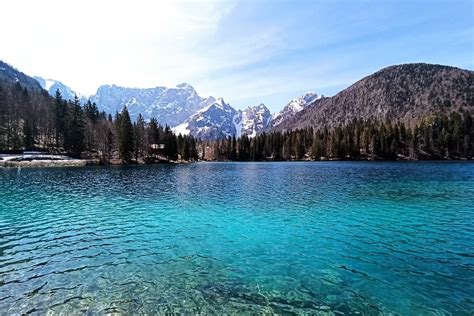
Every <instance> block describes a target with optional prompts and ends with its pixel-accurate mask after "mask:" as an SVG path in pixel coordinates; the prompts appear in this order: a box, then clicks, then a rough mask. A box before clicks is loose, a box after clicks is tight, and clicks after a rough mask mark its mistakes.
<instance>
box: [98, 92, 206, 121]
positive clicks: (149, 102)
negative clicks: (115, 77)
mask: <svg viewBox="0 0 474 316" xmlns="http://www.w3.org/2000/svg"><path fill="white" fill-rule="evenodd" d="M90 100H91V101H92V102H95V103H96V104H97V105H98V107H99V110H101V111H105V112H107V113H111V114H113V113H115V112H120V111H121V110H122V109H123V108H124V107H125V106H126V107H127V108H128V110H129V112H130V116H131V118H132V119H136V118H137V117H138V114H140V113H141V114H142V116H143V117H144V118H145V119H150V118H152V117H154V118H156V119H157V120H158V122H159V123H160V124H162V125H169V126H176V125H179V124H181V123H182V122H184V120H186V119H187V118H188V117H189V116H191V115H192V114H194V113H196V111H198V110H200V109H202V108H204V107H206V106H208V105H209V104H212V103H213V102H214V101H215V99H214V98H213V97H209V98H201V97H200V96H199V95H198V94H197V92H196V91H195V90H194V88H193V87H192V86H190V85H189V84H187V83H182V84H179V85H177V86H176V87H175V88H165V87H156V88H149V89H139V88H125V87H119V86H116V85H104V86H101V87H99V89H98V90H97V93H96V94H95V95H93V96H91V98H90Z"/></svg>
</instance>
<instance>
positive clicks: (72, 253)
mask: <svg viewBox="0 0 474 316" xmlns="http://www.w3.org/2000/svg"><path fill="white" fill-rule="evenodd" d="M473 200H474V165H473V164H469V163H356V162H351V163H344V162H335V163H242V164H240V163H198V164H191V165H182V166H174V165H173V166H164V165H163V166H135V167H109V168H106V167H90V168H80V169H75V168H73V169H22V170H21V171H20V172H19V171H18V170H16V169H2V170H0V311H1V313H5V314H21V313H32V312H37V313H40V314H44V313H46V312H48V311H49V312H53V313H78V312H79V313H92V314H94V313H114V312H115V313H124V314H130V313H149V314H152V313H164V312H183V313H185V312H191V313H197V312H202V313H208V312H213V313H223V312H227V313H232V312H250V313H252V312H253V313H265V312H268V313H283V314H288V313H289V314H291V313H296V314H300V313H320V314H326V313H327V314H333V313H338V312H339V313H344V314H356V313H362V314H390V313H395V314H404V315H406V314H423V315H425V314H449V313H452V314H456V315H462V314H466V315H469V314H472V312H473V311H474V302H473V299H472V293H474V287H473V285H472V284H474V254H473V251H472V245H473V244H474V225H473V224H474V222H473V221H474V220H473V219H474V210H473V207H472V201H473Z"/></svg>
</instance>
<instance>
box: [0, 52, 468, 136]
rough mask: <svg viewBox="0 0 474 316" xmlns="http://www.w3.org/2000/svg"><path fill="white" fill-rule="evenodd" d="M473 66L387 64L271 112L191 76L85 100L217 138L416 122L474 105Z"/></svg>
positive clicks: (12, 75)
mask: <svg viewBox="0 0 474 316" xmlns="http://www.w3.org/2000/svg"><path fill="white" fill-rule="evenodd" d="M473 73H474V72H473V71H470V70H463V69H459V68H455V67H449V66H441V65H431V64H405V65H397V66H391V67H387V68H384V69H382V70H380V71H378V72H376V73H374V74H372V75H370V76H367V77H365V78H363V79H361V80H360V81H358V82H356V83H355V84H353V85H352V86H350V87H349V88H347V89H345V90H343V91H341V92H340V93H338V94H337V95H335V96H333V97H320V96H318V95H317V94H316V93H313V92H308V93H306V94H304V95H302V96H300V97H297V98H295V99H293V100H291V101H290V102H289V103H288V104H287V105H285V106H284V107H283V108H282V110H281V111H279V112H277V113H274V114H273V115H272V114H271V113H270V111H269V110H268V108H267V107H266V106H265V105H264V104H263V103H262V104H259V105H256V106H249V107H247V108H246V109H244V110H237V109H235V108H233V107H232V106H231V105H230V104H227V103H226V102H225V101H224V100H223V99H222V98H217V99H216V98H214V97H212V96H209V97H201V96H199V94H198V93H197V92H196V90H195V89H194V88H193V87H192V86H191V85H189V84H187V83H182V84H179V85H177V86H176V87H174V88H166V87H155V88H147V89H141V88H126V87H119V86H115V85H103V86H101V87H99V88H98V90H97V92H96V94H95V95H92V96H90V97H89V98H86V97H84V96H80V99H81V102H83V103H85V102H87V100H90V101H92V102H95V103H96V104H97V106H98V107H99V109H100V110H101V111H105V112H106V113H110V114H115V113H116V112H119V111H121V110H122V109H123V107H125V106H126V107H127V108H128V110H129V112H130V115H131V117H132V119H136V118H137V117H138V115H139V114H141V115H142V116H143V117H144V119H145V120H148V119H150V118H153V117H154V118H156V119H157V120H158V122H159V123H160V124H162V125H168V126H170V127H172V128H173V130H174V131H175V132H177V133H181V134H191V135H193V136H195V137H199V138H201V139H206V140H212V139H220V138H223V137H229V136H233V135H235V136H237V137H238V136H241V135H243V134H246V135H248V136H250V137H254V136H256V135H257V134H259V133H262V132H264V131H283V130H290V129H296V128H305V127H314V128H322V127H328V128H331V127H335V126H337V125H341V124H342V125H344V124H347V123H349V122H351V121H353V120H354V119H362V120H391V121H401V122H404V123H409V124H410V123H416V122H417V121H419V120H420V119H421V118H423V117H426V116H429V115H432V114H434V113H439V112H442V113H449V112H451V111H457V110H459V108H461V107H463V108H465V109H468V110H469V109H473V107H474V99H473V98H474V97H473V96H474V85H473V81H474V79H473V77H474V75H473ZM0 81H8V82H18V83H20V84H21V85H22V86H23V87H27V88H29V89H36V90H41V89H45V90H47V91H48V92H49V94H51V95H53V96H54V94H55V93H56V90H58V89H59V91H60V92H61V94H62V95H63V97H64V98H65V99H71V98H74V95H75V94H76V93H75V92H74V90H72V89H71V88H70V87H68V86H67V85H65V84H63V83H61V82H60V81H56V80H51V79H43V78H41V77H34V79H33V78H32V77H29V76H27V75H25V74H23V73H21V72H20V71H18V70H16V69H14V68H13V67H11V66H10V65H8V64H6V63H4V62H1V61H0Z"/></svg>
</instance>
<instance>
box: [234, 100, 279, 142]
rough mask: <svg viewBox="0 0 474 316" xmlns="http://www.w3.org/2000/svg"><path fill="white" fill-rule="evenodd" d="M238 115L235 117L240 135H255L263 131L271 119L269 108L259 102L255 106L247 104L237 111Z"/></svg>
mask: <svg viewBox="0 0 474 316" xmlns="http://www.w3.org/2000/svg"><path fill="white" fill-rule="evenodd" d="M239 115H240V117H239V118H238V119H237V125H238V127H239V128H238V129H240V132H239V133H238V134H240V135H244V134H245V135H247V136H249V137H255V136H256V135H257V134H259V133H260V132H261V131H263V130H264V129H265V128H267V126H268V125H269V124H270V123H271V121H272V114H271V113H270V110H269V109H268V108H267V107H266V106H265V104H263V103H261V104H259V105H256V106H252V107H251V106H249V107H248V108H246V109H245V110H243V111H239Z"/></svg>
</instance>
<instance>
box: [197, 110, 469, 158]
mask: <svg viewBox="0 0 474 316" xmlns="http://www.w3.org/2000/svg"><path fill="white" fill-rule="evenodd" d="M472 121H473V119H472V116H471V115H470V114H469V113H468V112H464V111H461V112H459V113H458V112H451V113H450V114H449V115H445V114H438V115H433V116H430V117H428V118H425V119H423V120H422V121H421V122H420V123H419V124H417V125H415V126H414V127H412V128H410V127H408V126H406V125H405V124H402V123H400V122H390V121H385V122H379V121H363V120H355V121H353V122H351V123H349V124H347V125H340V126H338V127H336V128H332V129H328V128H321V129H315V128H306V129H297V130H292V131H285V132H272V133H262V134H260V135H258V136H256V137H255V138H249V137H247V136H245V135H244V136H243V137H240V138H235V137H228V138H227V139H223V140H221V141H215V142H205V143H202V145H201V150H202V152H203V155H204V158H206V153H207V154H208V155H210V156H211V157H212V158H213V159H216V160H232V161H263V160H276V161H286V160H326V159H345V160H361V159H370V160H377V159H380V160H397V159H410V160H421V159H466V158H467V159H469V158H472V157H473V156H474V144H473V140H474V129H473V123H472ZM211 157H207V158H211Z"/></svg>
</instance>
